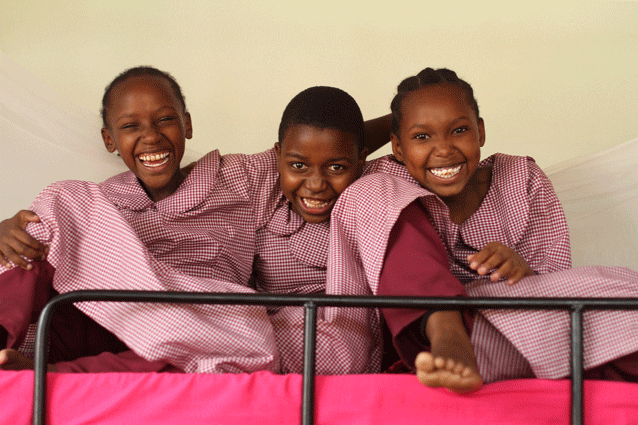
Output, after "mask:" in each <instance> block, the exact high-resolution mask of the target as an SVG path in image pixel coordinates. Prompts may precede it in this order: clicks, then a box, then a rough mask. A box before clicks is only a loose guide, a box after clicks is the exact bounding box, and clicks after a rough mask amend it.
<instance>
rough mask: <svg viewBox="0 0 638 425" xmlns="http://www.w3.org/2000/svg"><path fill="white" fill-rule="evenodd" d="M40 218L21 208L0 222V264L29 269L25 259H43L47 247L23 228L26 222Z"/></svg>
mask: <svg viewBox="0 0 638 425" xmlns="http://www.w3.org/2000/svg"><path fill="white" fill-rule="evenodd" d="M39 221H40V218H39V217H38V216H37V215H36V214H34V213H33V212H31V211H27V210H22V211H20V212H18V213H17V214H16V215H15V216H13V217H12V218H10V219H7V220H3V221H2V222H0V264H1V265H2V266H4V267H11V265H12V263H13V264H15V265H17V266H19V267H21V268H23V269H25V270H30V269H31V268H32V265H31V264H30V262H29V261H27V259H33V260H38V261H41V260H44V259H46V255H47V253H48V247H47V246H46V245H44V244H42V243H40V242H39V241H37V240H36V239H34V238H33V237H32V236H31V235H30V234H29V233H27V232H26V231H25V230H24V229H25V228H26V226H27V224H28V223H34V222H39Z"/></svg>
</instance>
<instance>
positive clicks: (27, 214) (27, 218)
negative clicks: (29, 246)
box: [14, 210, 40, 229]
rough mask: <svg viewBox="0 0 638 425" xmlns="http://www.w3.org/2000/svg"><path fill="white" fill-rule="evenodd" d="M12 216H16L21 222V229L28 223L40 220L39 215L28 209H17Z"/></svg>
mask: <svg viewBox="0 0 638 425" xmlns="http://www.w3.org/2000/svg"><path fill="white" fill-rule="evenodd" d="M14 218H17V219H18V220H19V222H20V223H21V227H22V228H23V229H24V228H25V227H26V225H27V224H28V223H38V222H40V217H38V215H37V214H36V213H34V212H33V211H29V210H20V211H18V213H17V214H16V215H15V216H14Z"/></svg>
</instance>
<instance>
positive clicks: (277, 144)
mask: <svg viewBox="0 0 638 425" xmlns="http://www.w3.org/2000/svg"><path fill="white" fill-rule="evenodd" d="M275 153H276V154H277V161H279V160H281V146H280V145H279V142H275Z"/></svg>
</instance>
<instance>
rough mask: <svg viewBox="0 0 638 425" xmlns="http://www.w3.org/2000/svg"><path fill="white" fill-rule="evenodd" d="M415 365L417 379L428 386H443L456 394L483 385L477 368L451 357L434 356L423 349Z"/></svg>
mask: <svg viewBox="0 0 638 425" xmlns="http://www.w3.org/2000/svg"><path fill="white" fill-rule="evenodd" d="M415 365H416V375H417V377H418V378H419V381H421V383H422V384H423V385H427V386H428V387H435V388H436V387H445V388H447V389H448V390H450V391H454V392H455V393H458V394H467V393H471V392H473V391H476V390H478V389H479V388H481V387H482V386H483V378H481V375H480V374H479V373H478V370H476V369H474V368H472V367H470V366H465V365H464V364H463V363H457V362H455V361H454V360H452V359H447V360H446V359H444V358H442V357H436V358H435V357H434V356H433V355H432V354H431V353H428V352H426V351H424V352H422V353H419V355H418V356H417V358H416V361H415Z"/></svg>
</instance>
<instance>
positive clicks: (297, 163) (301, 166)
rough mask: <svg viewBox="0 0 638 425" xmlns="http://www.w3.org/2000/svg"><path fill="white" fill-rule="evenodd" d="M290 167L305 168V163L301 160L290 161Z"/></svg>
mask: <svg viewBox="0 0 638 425" xmlns="http://www.w3.org/2000/svg"><path fill="white" fill-rule="evenodd" d="M290 168H294V169H295V170H303V169H304V168H306V164H304V163H303V162H291V163H290Z"/></svg>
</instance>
